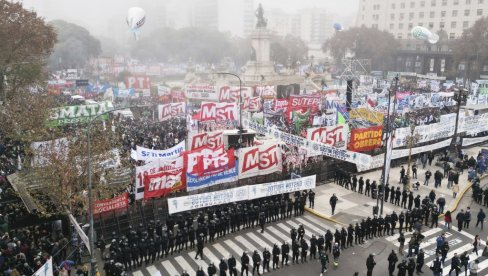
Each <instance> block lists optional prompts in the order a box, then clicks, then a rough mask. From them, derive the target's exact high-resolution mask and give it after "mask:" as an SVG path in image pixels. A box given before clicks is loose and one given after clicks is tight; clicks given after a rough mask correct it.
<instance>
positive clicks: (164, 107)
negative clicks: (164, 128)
mask: <svg viewBox="0 0 488 276" xmlns="http://www.w3.org/2000/svg"><path fill="white" fill-rule="evenodd" d="M185 113H186V103H169V104H160V105H158V119H159V121H160V122H162V121H166V120H169V119H171V118H175V117H183V118H184V117H185Z"/></svg>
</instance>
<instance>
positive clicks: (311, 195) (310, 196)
mask: <svg viewBox="0 0 488 276" xmlns="http://www.w3.org/2000/svg"><path fill="white" fill-rule="evenodd" d="M308 203H309V204H308V207H309V208H312V209H313V207H314V206H315V192H314V191H312V190H310V191H309V192H308Z"/></svg>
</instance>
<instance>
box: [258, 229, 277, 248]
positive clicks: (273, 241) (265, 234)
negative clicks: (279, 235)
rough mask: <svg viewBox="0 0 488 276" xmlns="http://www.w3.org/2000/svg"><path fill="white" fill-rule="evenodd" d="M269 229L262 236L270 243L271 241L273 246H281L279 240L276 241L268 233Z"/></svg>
mask: <svg viewBox="0 0 488 276" xmlns="http://www.w3.org/2000/svg"><path fill="white" fill-rule="evenodd" d="M268 230H269V229H268V227H267V228H266V229H265V230H264V233H262V234H261V235H263V236H264V238H265V239H267V240H268V241H270V242H271V243H273V244H276V245H278V244H281V243H280V242H279V241H278V240H277V239H275V238H274V237H273V236H271V235H270V234H269V233H268Z"/></svg>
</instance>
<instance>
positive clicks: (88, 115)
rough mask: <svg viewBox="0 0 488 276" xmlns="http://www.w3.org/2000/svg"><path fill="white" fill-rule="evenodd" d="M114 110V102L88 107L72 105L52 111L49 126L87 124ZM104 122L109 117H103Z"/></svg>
mask: <svg viewBox="0 0 488 276" xmlns="http://www.w3.org/2000/svg"><path fill="white" fill-rule="evenodd" d="M113 108H114V106H113V104H112V102H109V101H105V102H99V103H96V104H87V105H71V106H63V107H56V108H53V109H51V112H50V114H49V121H48V123H47V124H48V125H49V126H61V125H67V124H81V123H87V122H89V121H91V120H92V119H93V117H95V116H98V115H101V114H103V113H105V112H107V111H109V110H112V109H113ZM100 118H101V119H103V120H107V119H108V115H107V114H105V115H102V116H101V117H100Z"/></svg>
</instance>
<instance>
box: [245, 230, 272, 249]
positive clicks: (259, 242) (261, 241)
mask: <svg viewBox="0 0 488 276" xmlns="http://www.w3.org/2000/svg"><path fill="white" fill-rule="evenodd" d="M247 236H248V237H249V238H251V240H253V241H255V242H257V243H258V244H259V245H261V248H262V250H263V251H264V248H268V250H271V249H273V245H269V244H268V243H267V242H265V241H263V240H262V239H260V238H259V237H258V236H256V234H254V233H253V232H249V233H247Z"/></svg>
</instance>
